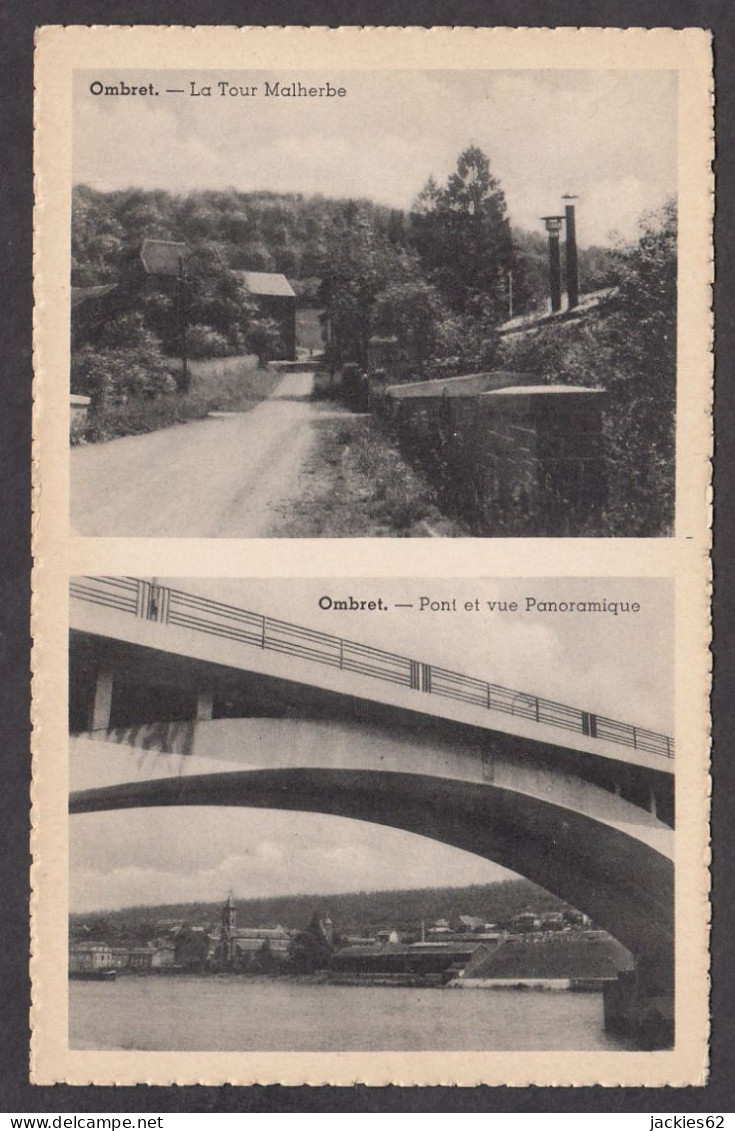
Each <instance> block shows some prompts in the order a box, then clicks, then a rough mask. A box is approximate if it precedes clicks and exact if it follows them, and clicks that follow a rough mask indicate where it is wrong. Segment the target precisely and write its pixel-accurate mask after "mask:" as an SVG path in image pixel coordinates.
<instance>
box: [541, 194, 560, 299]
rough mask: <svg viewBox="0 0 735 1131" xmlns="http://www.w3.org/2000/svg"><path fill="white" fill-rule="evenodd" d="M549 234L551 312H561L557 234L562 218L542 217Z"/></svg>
mask: <svg viewBox="0 0 735 1131" xmlns="http://www.w3.org/2000/svg"><path fill="white" fill-rule="evenodd" d="M541 219H542V220H543V222H544V224H545V225H546V231H547V232H548V233H549V284H550V287H551V311H552V314H556V312H557V311H559V310H561V255H560V252H559V233H560V231H561V226H562V224H563V223H564V217H563V216H542V217H541Z"/></svg>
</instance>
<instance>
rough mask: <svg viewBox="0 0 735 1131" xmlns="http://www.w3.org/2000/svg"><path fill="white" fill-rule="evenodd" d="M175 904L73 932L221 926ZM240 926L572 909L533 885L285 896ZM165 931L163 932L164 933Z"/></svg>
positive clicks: (381, 922)
mask: <svg viewBox="0 0 735 1131" xmlns="http://www.w3.org/2000/svg"><path fill="white" fill-rule="evenodd" d="M224 898H225V896H224V895H223V897H222V900H221V901H219V902H213V903H210V902H207V903H170V904H160V905H158V906H146V907H126V908H123V909H121V910H119V911H100V912H98V913H94V914H87V915H72V916H71V917H70V928H71V930H72V932H74V931H76V930H78V929H79V928H81V926H82V925H85V927H86V929H87V932H90V931H91V932H92V933H95V932H97V933H98V934H100V936H103V935H104V936H106V935H110V934H114V933H115V932H120V933H129V932H131V931H135V930H137V929H138V925H140V924H145V923H149V924H151V930H153V933H154V934H155V933H156V929H155V926H154V924H155V923H156V922H160V921H162V920H166V921H170V922H188V923H200V924H201V923H218V922H219V921H220V917H221V914H222V903H223V902H224ZM236 902H237V907H238V922H239V923H240V924H241V925H243V926H245V925H250V926H256V925H262V924H266V923H281V924H282V925H283V926H285V927H287V928H288V929H293V928H297V927H304V926H305V925H306V924H307V923H308V922H309V921H310V919H311V918H312V916H313V914H314V912H315V911H318V912H319V913H320V914H322V915H324V914H326V912H327V911H328V912H329V915H330V917H331V919H332V922H333V923H334V925H335V928H337V929H339V930H341V931H345V930H356V931H366V932H372V931H377V930H380V929H382V928H385V927H388V928H391V927H396V928H398V929H404V930H411V929H415V928H416V927H417V926H418V925H419V924H420V923H421V920H422V919H424V920H426V922H427V923H430V922H433V921H434V920H436V919H446V920H448V921H449V922H450V923H457V922H458V921H459V916H460V915H472V916H475V917H477V918H479V919H482V920H483V922H488V923H490V922H493V923H500V922H504V921H506V920H508V919H512V918H513V916H515V915H518V914H520V913H521V912H523V911H529V910H533V911H540V912H542V911H559V910H563V909H564V908H565V907H566V904H565V903H563V902H562V901H561V900H560V899H557V898H556V896H553V895H551V894H550V893H549V892H547V891H544V890H543V888H539V887H537V886H536V885H535V884H532V883H530V882H529V881H528V880H521V879H518V880H505V881H503V882H500V883H495V884H473V885H471V886H468V887H458V888H422V889H418V890H416V889H407V890H397V891H372V892H364V891H363V892H347V893H343V894H337V895H329V896H324V895H318V894H314V895H284V896H275V897H272V898H269V899H246V898H240V897H239V896H238V897H237V898H236ZM159 930H160V928H159Z"/></svg>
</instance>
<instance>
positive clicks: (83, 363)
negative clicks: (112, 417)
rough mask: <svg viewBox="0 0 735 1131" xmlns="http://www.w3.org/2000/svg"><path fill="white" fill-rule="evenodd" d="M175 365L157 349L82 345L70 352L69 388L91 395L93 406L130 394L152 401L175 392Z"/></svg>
mask: <svg viewBox="0 0 735 1131" xmlns="http://www.w3.org/2000/svg"><path fill="white" fill-rule="evenodd" d="M175 368H176V367H175V363H172V362H171V361H170V360H169V359H167V358H165V357H164V356H163V355H162V354H161V353H160V351H159V352H150V351H149V350H148V349H141V348H140V347H133V348H131V349H108V350H99V349H95V348H94V347H92V346H84V347H83V348H82V349H80V350H77V351H75V353H74V354H73V355H72V365H71V391H72V393H81V394H83V395H84V396H88V397H91V399H92V408H94V409H96V408H101V407H102V406H104V405H116V404H125V403H126V402H127V401H128V400H129V399H130V398H131V397H133V398H137V399H139V400H152V399H153V398H155V397H159V396H162V395H164V394H166V393H172V392H174V391H175V389H176V379H175V377H174V372H175Z"/></svg>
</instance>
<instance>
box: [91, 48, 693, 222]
mask: <svg viewBox="0 0 735 1131" xmlns="http://www.w3.org/2000/svg"><path fill="white" fill-rule="evenodd" d="M96 77H99V76H96ZM145 77H146V78H148V77H150V78H152V79H155V80H156V82H158V84H159V85H160V86H161V87H163V86H164V85H172V84H173V85H176V86H188V81H189V80H190V78H191V76H190V75H179V74H177V73H176V72H170V73H168V74H167V77H166V76H162V75H161V74H160V73H159V74H152V75H151V76H148V75H146V76H145ZM211 77H212V79H213V80H214V79H216V78H218V77H224V76H211ZM232 77H234V78H235V79H236V80H239V81H240V82H242V81H248V82H253V83H256V84H258V85H261V87H262V84H263V81H264V79H265V78H268V79H270V81H273V79H274V78H275V77H278V78H280V79H282V80H284V81H290V80H291V79H293V78H300V79H302V80H305V81H309V82H311V81H313V78H311V77H310V76H308V75H304V74H297V73H294V74H293V75H291V74H287V75H283V74H281V75H278V76H274V75H269V74H267V73H265V72H250V73H249V75H248V76H246V78H245V79H243V76H242V75H240V76H238V75H235V76H232ZM331 77H332V81H334V82H335V83H337V82H342V83H344V85H345V86H347V88H348V96H347V98H345V99H340V100H330V101H329V102H325V101H323V100H321V99H318V100H309V99H296V100H286V99H280V100H279V99H277V98H267V99H266V98H262V97H260V98H256V99H230V98H224V99H221V98H219V97H218V96H215V97H214V98H211V99H205V98H190V97H188V96H187V95H178V96H175V95H168V96H167V95H163V94H162V95H161V96H159V97H158V98H149V99H134V98H128V99H103V98H95V97H93V96H92V95H91V94H90V93H89V76H88V75H86V76H85V75H84V74H80V75H79V76H78V85H77V97H76V103H75V129H74V138H75V145H74V176H75V179H76V180H78V181H84V182H87V183H90V184H93V185H96V186H97V187H99V188H115V187H117V188H121V187H127V186H130V185H137V186H140V187H142V188H156V187H158V188H167V189H171V190H173V191H182V192H185V191H188V190H190V189H193V188H228V187H231V186H233V187H235V188H238V189H240V190H242V191H249V190H253V189H272V190H274V191H283V192H304V193H312V192H321V193H323V194H324V195H327V196H367V197H371V198H373V199H375V200H377V201H379V202H381V203H385V204H389V205H392V206H394V207H402V208H406V207H409V206H410V204H411V202H412V200H413V199H414V198H415V196H416V194H417V193H418V192H419V191H420V189H421V187H422V186H423V184H424V183H425V181H426V179H427V178H428V176H429V174H430V173H433V174H434V175H435V176H436V177H438V178H439V179H443V178H445V177H446V175H447V174H448V173H449V172H450V170H451V169H452V168H453V166H454V163H455V161H456V158H457V155H458V154H459V152H460V151H461V150H462V149H463V148H464V147H465V146H467V145H468V144H470V143H471V142H474V143H475V144H477V145H479V146H480V147H481V148H483V149H484V150H485V151H486V152H487V154H488V155H489V157H490V159H491V165H492V168H493V170H494V172H495V173H496V175H497V176H498V177H499V178H500V181H501V183H502V185H503V187H504V189H505V192H506V196H507V200H508V207H509V214H510V217H511V221H512V222H513V223H515V224H517V225H519V226H523V227H527V228H535V229H537V230H538V229H539V227H540V225H539V217H540V216H541V215H543V214H545V213H547V212H548V211H549V209H550V208H557V207H558V206H559V203H560V201H559V197H560V196H561V194H562V193H564V192H577V193H579V194H580V205H579V208H580V242H581V243H583V244H584V242H585V241H586V240H589V241H591V242H603V241H604V242H607V238H608V233H609V232H611V231H612V230H617V231H620V232H623V233H624V234H626V235H627V234H629V233H630V231H631V219H630V214H631V211H632V209H633V208H634V207H635V208H638V209H639V210H640V211H643V210H646V209H649V208H653V207H656V206H657V205H658V203H659V202H660V201H661V200H662V199H664V198H665V197H666V196H668V195H672V194H674V193H675V192H676V96H675V78H674V76H672V75H670V74H668V73H667V72H653V71H651V72H645V71H644V72H624V71H615V72H584V71H583V72H559V73H556V72H553V71H542V72H530V71H520V72H512V71H504V72H491V73H484V72H482V73H480V72H469V73H463V72H458V71H453V72H425V73H422V72H400V71H398V72H356V73H352V74H349V75H347V74H342V75H340V74H339V73H335V74H334V75H333V76H331ZM110 78H111V79H112V78H114V76H110ZM200 78H201V81H204V76H200ZM603 186H604V190H603Z"/></svg>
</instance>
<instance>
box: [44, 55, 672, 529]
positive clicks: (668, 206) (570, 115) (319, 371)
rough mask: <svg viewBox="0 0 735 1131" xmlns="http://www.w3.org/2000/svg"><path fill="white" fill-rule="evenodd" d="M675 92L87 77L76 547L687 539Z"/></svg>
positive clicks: (414, 79) (416, 77)
mask: <svg viewBox="0 0 735 1131" xmlns="http://www.w3.org/2000/svg"><path fill="white" fill-rule="evenodd" d="M678 81H679V80H678V75H677V72H676V71H674V70H653V69H651V70H630V71H625V70H600V69H595V70H592V69H590V70H575V71H571V70H569V71H566V70H543V69H541V70H507V71H502V70H494V71H472V70H469V71H460V70H446V71H443V70H405V71H399V70H396V71H389V70H379V71H378V70H376V71H358V70H345V71H340V70H339V66H338V65H337V66H336V67H335V70H334V71H332V72H331V73H329V74H327V73H326V72H315V71H308V70H307V71H296V70H294V71H285V72H283V71H281V72H275V71H270V70H258V69H243V70H241V71H230V70H225V71H222V72H219V71H208V70H206V71H205V70H187V71H179V70H172V69H166V70H152V71H149V70H145V71H143V70H130V69H126V70H124V71H123V70H118V69H113V70H110V69H101V70H99V71H94V72H93V71H90V70H86V69H84V70H77V71H76V72H75V75H74V98H73V123H72V126H73V138H72V192H71V279H70V285H71V301H70V312H71V326H70V332H71V355H70V441H71V480H70V507H71V516H70V518H71V528H72V532H73V533H74V534H76V535H81V536H92V537H123V538H125V537H141V538H146V537H149V538H232V539H237V538H432V537H438V538H519V537H533V538H538V537H546V538H573V537H583V538H589V537H595V538H620V537H624V538H666V537H671V536H672V535H673V533H674V513H675V450H676V408H677V395H676V387H677V248H678V245H677V170H678V159H677V129H678V122H677V100H678ZM62 441H63V437H62Z"/></svg>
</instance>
